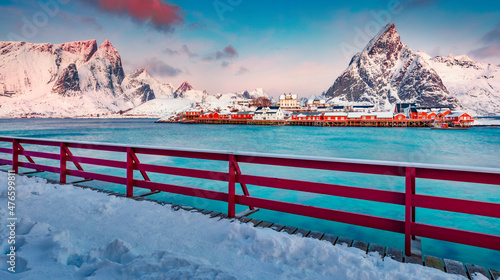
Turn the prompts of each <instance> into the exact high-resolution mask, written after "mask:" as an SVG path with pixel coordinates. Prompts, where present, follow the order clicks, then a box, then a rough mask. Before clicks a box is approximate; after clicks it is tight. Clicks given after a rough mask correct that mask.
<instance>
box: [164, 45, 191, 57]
mask: <svg viewBox="0 0 500 280" xmlns="http://www.w3.org/2000/svg"><path fill="white" fill-rule="evenodd" d="M163 53H166V54H167V55H170V56H175V55H180V54H185V55H187V56H188V57H191V58H192V57H197V56H198V54H197V53H194V52H192V51H191V50H189V47H188V46H187V45H182V47H181V48H180V49H179V50H174V49H171V48H166V49H164V50H163Z"/></svg>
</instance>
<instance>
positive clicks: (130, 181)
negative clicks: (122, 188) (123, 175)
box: [127, 147, 134, 197]
mask: <svg viewBox="0 0 500 280" xmlns="http://www.w3.org/2000/svg"><path fill="white" fill-rule="evenodd" d="M132 153H133V150H132V148H131V147H127V197H132V196H134V158H133V157H132Z"/></svg>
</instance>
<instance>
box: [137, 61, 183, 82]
mask: <svg viewBox="0 0 500 280" xmlns="http://www.w3.org/2000/svg"><path fill="white" fill-rule="evenodd" d="M142 66H143V68H146V70H148V71H149V72H151V73H154V74H156V75H160V76H169V77H175V76H177V75H179V74H180V73H182V70H181V69H179V68H175V67H172V66H170V65H168V64H166V63H165V62H163V61H162V60H159V59H158V58H156V57H151V58H148V59H146V60H144V62H143V63H142Z"/></svg>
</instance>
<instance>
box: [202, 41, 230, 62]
mask: <svg viewBox="0 0 500 280" xmlns="http://www.w3.org/2000/svg"><path fill="white" fill-rule="evenodd" d="M236 57H238V51H237V50H236V49H235V48H234V47H233V46H231V45H228V46H227V47H225V48H224V49H223V50H222V51H216V52H214V53H209V54H206V55H204V56H203V59H202V60H204V61H214V60H223V59H233V58H236Z"/></svg>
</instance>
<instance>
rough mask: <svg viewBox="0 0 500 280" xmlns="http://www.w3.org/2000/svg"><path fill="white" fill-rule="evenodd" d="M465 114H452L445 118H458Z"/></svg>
mask: <svg viewBox="0 0 500 280" xmlns="http://www.w3.org/2000/svg"><path fill="white" fill-rule="evenodd" d="M463 114H466V113H465V112H452V113H450V114H448V115H446V117H447V118H458V117H460V116H461V115H463Z"/></svg>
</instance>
